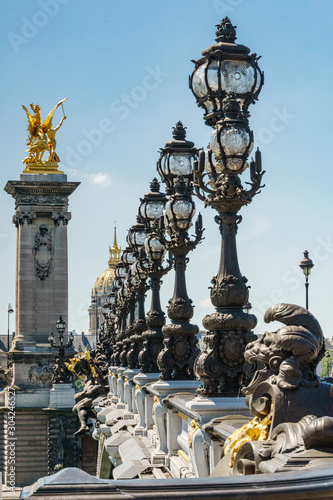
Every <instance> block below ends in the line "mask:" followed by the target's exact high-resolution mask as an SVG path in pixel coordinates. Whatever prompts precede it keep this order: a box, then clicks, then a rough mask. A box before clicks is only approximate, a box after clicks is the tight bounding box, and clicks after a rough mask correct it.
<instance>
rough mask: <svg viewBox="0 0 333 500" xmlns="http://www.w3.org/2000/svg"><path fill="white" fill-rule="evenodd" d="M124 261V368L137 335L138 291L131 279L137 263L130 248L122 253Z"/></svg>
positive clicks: (122, 361)
mask: <svg viewBox="0 0 333 500" xmlns="http://www.w3.org/2000/svg"><path fill="white" fill-rule="evenodd" d="M122 261H123V262H124V264H125V268H126V272H127V278H126V279H125V281H124V287H125V289H124V292H125V300H126V302H127V307H128V315H127V324H126V328H125V332H124V340H123V352H122V353H121V357H120V360H121V364H122V366H128V360H127V355H128V352H129V351H130V346H131V342H132V337H133V335H134V334H135V333H134V328H133V323H134V316H135V305H136V301H137V296H136V291H135V290H134V287H133V279H132V277H131V266H132V264H134V262H135V261H136V258H135V256H134V253H133V251H132V249H131V248H130V247H127V248H125V250H124V251H123V253H122Z"/></svg>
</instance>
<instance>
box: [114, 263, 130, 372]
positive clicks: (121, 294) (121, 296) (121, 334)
mask: <svg viewBox="0 0 333 500" xmlns="http://www.w3.org/2000/svg"><path fill="white" fill-rule="evenodd" d="M115 275H116V284H117V288H118V290H117V299H116V301H117V316H118V332H117V337H116V347H117V355H116V365H119V364H120V365H121V366H123V367H124V366H125V365H126V352H125V356H124V347H125V345H124V339H125V336H126V331H125V330H126V318H127V314H128V304H127V300H126V287H125V283H126V278H127V269H126V266H125V263H124V262H122V261H121V262H118V264H117V265H116V269H115Z"/></svg>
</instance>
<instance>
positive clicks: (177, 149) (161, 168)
mask: <svg viewBox="0 0 333 500" xmlns="http://www.w3.org/2000/svg"><path fill="white" fill-rule="evenodd" d="M172 130H173V133H172V136H173V140H172V141H169V142H167V143H166V145H165V147H164V148H161V149H160V153H161V155H160V158H159V160H158V162H157V170H158V173H159V174H160V176H161V179H162V181H163V182H164V183H165V184H166V192H167V194H172V193H173V192H174V185H175V182H176V180H177V178H178V176H179V175H182V176H183V179H184V182H185V183H186V186H188V187H189V186H190V184H191V182H192V181H193V165H194V161H195V160H196V159H197V156H198V150H197V149H196V148H195V147H194V143H193V142H191V141H187V140H186V139H185V137H186V127H185V128H184V126H183V124H182V122H178V123H176V126H175V127H173V129H172Z"/></svg>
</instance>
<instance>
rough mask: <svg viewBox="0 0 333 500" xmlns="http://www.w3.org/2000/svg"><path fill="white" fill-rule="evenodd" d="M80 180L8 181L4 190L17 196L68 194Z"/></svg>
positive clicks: (14, 196)
mask: <svg viewBox="0 0 333 500" xmlns="http://www.w3.org/2000/svg"><path fill="white" fill-rule="evenodd" d="M79 185H80V182H41V181H29V182H27V181H8V182H7V184H6V186H5V188H4V190H5V191H6V192H7V193H8V194H10V195H12V196H13V198H15V199H16V198H17V196H20V195H43V196H54V195H55V194H57V195H62V196H69V195H71V194H72V193H73V192H74V191H75V189H76V188H77V187H78V186H79Z"/></svg>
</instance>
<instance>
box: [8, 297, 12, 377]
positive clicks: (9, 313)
mask: <svg viewBox="0 0 333 500" xmlns="http://www.w3.org/2000/svg"><path fill="white" fill-rule="evenodd" d="M13 312H14V309H13V308H12V306H11V304H8V328H7V368H9V354H8V353H9V317H10V315H11V314H13Z"/></svg>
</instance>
